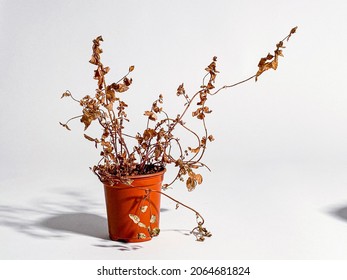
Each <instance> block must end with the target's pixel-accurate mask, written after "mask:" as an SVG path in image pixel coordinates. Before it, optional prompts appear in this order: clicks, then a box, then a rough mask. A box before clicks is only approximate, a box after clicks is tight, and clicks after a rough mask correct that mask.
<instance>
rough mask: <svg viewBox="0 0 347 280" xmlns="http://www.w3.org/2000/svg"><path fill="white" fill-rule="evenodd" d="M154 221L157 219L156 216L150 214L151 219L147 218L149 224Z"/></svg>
mask: <svg viewBox="0 0 347 280" xmlns="http://www.w3.org/2000/svg"><path fill="white" fill-rule="evenodd" d="M156 221H157V217H156V216H155V215H152V216H151V219H150V220H149V222H150V223H151V224H154V223H155V222H156Z"/></svg>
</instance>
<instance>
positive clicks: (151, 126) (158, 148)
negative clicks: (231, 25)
mask: <svg viewBox="0 0 347 280" xmlns="http://www.w3.org/2000/svg"><path fill="white" fill-rule="evenodd" d="M296 30H297V27H295V28H292V29H291V31H290V33H289V35H287V36H286V37H285V38H284V39H283V40H281V41H280V42H279V43H278V44H276V49H275V50H274V52H273V54H270V53H269V54H268V55H267V56H266V57H264V58H261V59H260V61H259V64H258V71H257V73H256V74H255V75H252V76H250V77H249V78H247V79H245V80H242V81H240V82H238V83H235V84H232V85H225V86H223V87H220V88H216V87H215V83H216V77H217V75H218V74H219V72H218V71H217V66H216V64H217V57H213V59H212V62H211V63H210V64H209V65H208V66H207V67H206V68H205V71H206V72H207V73H206V74H205V75H204V77H203V79H202V85H201V86H200V88H199V90H198V91H197V92H195V93H194V94H192V95H190V94H188V93H187V92H186V90H185V88H184V84H183V83H182V84H180V85H179V86H178V88H177V96H178V97H179V98H181V99H183V107H182V110H181V112H179V113H178V114H175V115H174V116H170V115H169V114H168V113H167V112H166V111H165V110H164V108H163V103H164V97H163V95H161V94H160V95H159V96H158V98H157V99H156V100H154V102H153V103H152V105H151V107H150V108H148V110H145V111H144V116H145V117H146V118H147V124H146V127H145V129H144V130H143V131H140V132H138V133H137V134H136V135H129V134H128V133H126V131H125V130H126V127H125V126H126V123H128V122H129V119H128V118H127V113H126V110H127V107H128V105H127V104H126V103H125V102H124V101H123V100H122V94H123V93H124V92H126V91H127V90H129V88H130V87H131V85H132V82H133V80H132V78H130V77H129V75H130V73H131V72H133V71H134V69H135V67H134V66H130V67H129V69H128V71H127V73H126V74H125V75H124V76H123V77H122V78H121V79H119V80H118V81H117V82H113V83H106V78H105V76H106V74H107V73H108V72H109V71H110V68H109V67H107V66H104V65H103V63H102V62H101V56H100V55H101V53H102V49H101V48H100V44H101V42H102V41H103V38H102V37H101V36H99V37H97V38H96V39H94V40H93V47H92V50H93V53H92V57H91V59H90V61H89V62H90V63H91V64H93V65H95V66H96V70H95V71H94V79H95V80H97V85H98V86H97V89H96V91H95V94H93V95H86V96H84V97H83V98H82V99H80V100H79V99H77V98H75V97H74V96H73V95H72V93H71V92H70V91H68V90H67V91H65V92H64V93H63V95H62V98H63V97H70V98H71V99H72V100H73V101H75V102H77V103H79V105H80V106H81V107H82V114H81V115H79V116H75V117H72V118H70V119H69V120H67V121H66V122H65V123H60V124H61V125H62V126H63V127H65V128H66V129H68V130H70V127H69V126H68V125H69V122H70V121H72V120H76V119H80V121H81V122H82V123H83V124H84V130H87V129H88V127H89V126H90V125H91V124H92V123H93V122H97V123H98V124H99V125H100V127H101V129H102V131H101V135H100V136H99V137H93V136H90V135H87V134H84V138H86V139H87V140H88V141H91V142H93V143H94V145H95V147H96V148H100V149H101V152H100V156H101V159H100V161H99V162H98V163H97V164H96V165H95V166H94V167H92V168H91V169H92V170H93V172H94V173H95V174H96V175H97V176H98V177H99V179H100V181H101V182H105V181H109V178H110V177H112V178H117V179H118V180H119V181H121V182H123V183H127V184H131V181H130V180H129V179H128V177H129V176H133V175H143V174H151V173H156V172H158V171H162V170H164V169H165V168H166V167H167V166H168V165H172V166H174V167H175V168H176V170H177V173H176V176H175V177H174V178H173V180H172V181H171V182H169V183H166V184H164V185H163V189H164V190H165V189H167V188H168V187H169V186H171V185H172V184H173V183H174V182H176V181H177V180H180V181H183V182H185V185H186V187H187V189H188V191H192V190H194V189H195V188H196V186H197V185H199V184H201V183H202V181H203V177H202V175H201V174H199V173H198V170H199V168H207V169H208V167H207V165H206V164H205V163H203V162H202V159H203V156H204V154H205V151H206V148H207V146H208V143H209V142H212V141H214V137H213V135H212V134H210V132H209V130H208V128H207V125H206V121H205V118H206V116H207V115H209V114H210V113H211V112H212V110H211V109H210V108H209V107H208V106H207V100H208V98H209V97H210V96H212V95H216V94H217V93H219V92H220V91H221V90H224V89H228V88H232V87H235V86H237V85H240V84H242V83H245V82H247V81H249V80H252V79H255V81H257V80H258V78H259V76H260V75H261V74H262V73H263V72H265V71H267V70H269V69H274V70H276V69H277V66H278V59H279V57H280V56H283V53H282V50H283V48H285V46H284V42H285V41H288V40H289V38H290V37H291V36H292V35H293V34H294V33H295V32H296ZM188 117H192V118H196V119H198V120H199V121H200V124H201V127H202V131H203V133H202V134H198V133H197V132H196V131H197V129H193V128H191V127H189V126H188V125H187V123H186V121H185V120H186V118H188ZM178 127H180V128H181V129H183V130H184V131H185V132H186V133H187V134H188V135H191V136H193V138H194V139H196V144H195V146H184V145H183V143H182V141H181V140H180V138H179V137H178V136H177V135H176V134H175V132H176V131H177V128H178ZM160 193H161V194H163V195H165V196H167V197H169V198H170V199H172V200H174V201H175V202H176V203H177V206H178V205H182V206H184V207H186V208H188V209H190V210H192V211H194V212H195V214H196V216H197V227H195V228H194V229H193V230H192V233H194V234H195V236H196V237H197V240H199V241H203V240H204V237H206V236H210V235H211V234H210V233H209V232H208V231H207V230H206V229H205V228H204V227H203V224H204V219H203V218H202V216H201V215H200V214H199V213H198V212H197V211H196V210H194V209H192V208H190V207H189V206H187V205H185V204H183V203H181V202H179V201H177V200H175V199H174V198H172V197H171V196H168V195H167V194H166V193H164V192H160ZM130 215H132V214H130ZM130 218H131V219H132V220H133V221H134V222H136V223H138V222H139V220H138V219H137V218H138V217H134V216H130Z"/></svg>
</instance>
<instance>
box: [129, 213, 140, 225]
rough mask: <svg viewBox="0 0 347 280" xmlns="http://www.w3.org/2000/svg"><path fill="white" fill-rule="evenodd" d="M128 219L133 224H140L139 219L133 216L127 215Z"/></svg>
mask: <svg viewBox="0 0 347 280" xmlns="http://www.w3.org/2000/svg"><path fill="white" fill-rule="evenodd" d="M129 218H130V219H131V220H132V221H133V222H134V223H135V224H138V223H139V222H140V218H139V217H138V216H136V215H134V214H129Z"/></svg>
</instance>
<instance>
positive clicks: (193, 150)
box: [188, 147, 200, 154]
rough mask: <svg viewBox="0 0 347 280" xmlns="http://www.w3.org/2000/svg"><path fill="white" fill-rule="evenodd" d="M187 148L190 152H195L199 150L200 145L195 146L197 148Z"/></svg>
mask: <svg viewBox="0 0 347 280" xmlns="http://www.w3.org/2000/svg"><path fill="white" fill-rule="evenodd" d="M188 150H189V151H190V152H192V153H195V154H197V153H198V152H199V151H200V147H197V148H195V149H193V148H191V147H188Z"/></svg>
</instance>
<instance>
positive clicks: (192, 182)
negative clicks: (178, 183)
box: [186, 177, 196, 192]
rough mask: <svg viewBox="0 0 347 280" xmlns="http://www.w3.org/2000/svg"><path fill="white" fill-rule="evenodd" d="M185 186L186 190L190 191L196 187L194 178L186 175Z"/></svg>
mask: <svg viewBox="0 0 347 280" xmlns="http://www.w3.org/2000/svg"><path fill="white" fill-rule="evenodd" d="M186 186H187V189H188V191H190V192H191V191H192V190H194V189H195V187H196V181H195V180H194V179H192V177H188V179H187V181H186Z"/></svg>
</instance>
